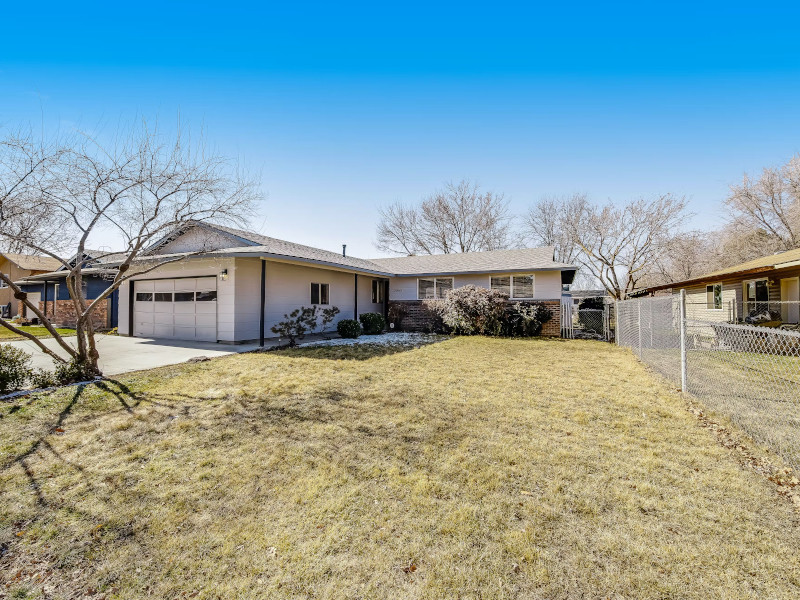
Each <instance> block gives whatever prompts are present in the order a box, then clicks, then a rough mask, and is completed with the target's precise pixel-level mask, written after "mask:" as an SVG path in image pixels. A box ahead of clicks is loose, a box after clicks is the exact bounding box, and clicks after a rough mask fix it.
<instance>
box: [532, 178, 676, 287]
mask: <svg viewBox="0 0 800 600" xmlns="http://www.w3.org/2000/svg"><path fill="white" fill-rule="evenodd" d="M685 209H686V202H685V200H684V199H682V198H675V197H673V196H671V195H668V194H667V195H664V196H660V197H659V198H656V199H655V200H652V201H648V200H644V199H640V200H635V201H633V202H629V203H628V204H626V205H624V206H616V205H615V204H612V203H610V202H609V203H607V204H605V205H602V206H599V205H595V204H593V203H591V202H590V201H589V200H588V199H587V198H586V197H585V196H582V195H574V196H572V197H569V198H563V199H560V200H553V199H550V200H546V201H544V202H542V203H540V204H539V205H537V206H535V207H534V208H533V209H532V211H531V213H529V223H528V227H529V229H530V228H531V223H530V220H531V219H535V218H536V216H537V215H539V214H541V213H542V212H545V213H547V219H548V223H550V222H551V223H552V225H548V226H547V227H545V229H548V228H549V229H551V230H552V231H553V237H552V240H553V241H555V242H556V243H558V244H561V245H562V246H561V247H562V250H561V252H564V253H567V254H570V253H571V254H572V255H573V257H574V258H573V260H574V261H575V262H577V263H578V264H579V265H580V266H582V267H583V268H584V269H585V270H586V271H587V272H588V273H589V275H590V276H591V277H592V278H594V279H595V280H596V281H597V282H599V284H600V285H602V286H603V287H604V288H605V289H606V291H607V292H608V293H609V294H610V295H611V296H613V297H614V298H618V299H621V298H625V297H626V296H628V295H629V294H630V293H631V292H633V291H634V290H635V289H637V287H640V283H641V282H642V280H643V279H644V278H645V277H646V276H647V275H649V274H651V273H652V272H653V271H654V270H655V269H656V268H657V262H658V260H659V257H660V256H661V254H662V253H663V252H664V251H665V249H666V248H667V247H668V245H669V242H670V241H671V240H673V239H674V237H675V234H676V232H677V230H678V228H679V226H680V225H681V223H682V222H683V220H684V219H685V217H686V214H685ZM534 235H540V234H536V233H535V230H534ZM539 239H540V240H542V238H541V237H540V238H539ZM542 241H544V240H542Z"/></svg>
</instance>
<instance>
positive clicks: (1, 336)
mask: <svg viewBox="0 0 800 600" xmlns="http://www.w3.org/2000/svg"><path fill="white" fill-rule="evenodd" d="M15 327H17V329H21V330H22V331H24V332H26V333H30V334H32V335H35V336H36V337H38V338H47V337H51V336H50V332H49V331H47V329H45V328H44V327H40V326H38V325H22V326H19V325H16V326H15ZM56 331H57V332H58V333H59V335H75V330H74V329H56ZM24 339H25V338H24V337H22V336H21V335H17V334H16V333H14V332H13V331H10V330H8V329H6V328H5V327H3V326H0V341H2V342H8V341H11V340H24Z"/></svg>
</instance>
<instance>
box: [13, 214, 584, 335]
mask: <svg viewBox="0 0 800 600" xmlns="http://www.w3.org/2000/svg"><path fill="white" fill-rule="evenodd" d="M166 260H174V262H169V263H167V264H163V265H161V266H159V267H158V268H157V269H155V270H153V271H150V272H147V273H143V274H141V275H136V276H135V277H134V278H133V279H132V280H131V281H130V282H126V283H123V284H122V286H120V288H119V290H118V303H119V307H118V309H115V308H113V306H115V305H116V298H114V299H113V301H110V304H109V309H108V311H109V313H110V312H111V311H113V313H114V322H116V324H117V326H118V332H119V334H120V335H129V336H136V337H152V338H171V339H175V340H189V341H213V342H221V343H245V342H254V341H259V340H263V339H264V338H265V337H274V334H273V333H272V332H271V328H272V326H274V325H276V324H277V323H279V322H280V321H282V320H283V319H284V315H285V314H287V313H290V312H292V311H293V310H295V309H296V308H299V307H301V306H311V305H316V306H319V307H320V308H324V307H327V306H336V307H338V308H339V309H340V311H341V312H340V313H339V315H338V317H337V320H338V319H352V318H358V315H360V314H363V313H367V312H378V313H381V314H383V315H384V316H387V315H388V312H389V308H390V305H392V304H402V305H403V306H404V308H405V311H403V312H404V313H405V316H404V318H403V321H402V328H403V329H405V330H422V329H425V328H426V327H428V326H429V325H430V319H431V316H430V314H429V313H428V311H426V310H425V309H424V307H423V301H424V300H428V299H436V298H443V297H444V296H445V294H446V293H447V291H448V290H451V289H453V288H456V287H461V286H464V285H468V284H474V285H479V286H483V287H486V288H492V289H497V290H502V291H503V292H505V293H507V294H508V295H509V297H510V298H511V299H512V300H513V301H520V302H525V301H528V302H532V301H535V302H537V303H540V304H542V305H544V306H546V307H547V308H548V310H549V312H550V313H551V315H552V318H551V320H550V321H548V322H547V323H545V326H544V328H543V330H542V335H547V336H559V335H560V331H561V325H560V309H559V307H560V303H561V297H562V289H563V286H565V285H568V284H570V283H571V282H572V280H573V279H574V276H575V271H576V270H577V267H575V266H573V265H568V264H563V263H559V262H556V261H555V260H554V255H553V248H551V247H544V248H530V249H521V250H497V251H491V252H468V253H462V254H443V255H434V256H407V257H401V258H378V259H373V260H365V259H361V258H355V257H351V256H346V255H345V254H344V252H343V253H341V254H340V253H338V252H331V251H328V250H321V249H319V248H312V247H310V246H303V245H301V244H295V243H292V242H287V241H284V240H279V239H275V238H271V237H266V236H263V235H259V234H255V233H251V232H247V231H241V230H238V229H232V228H230V227H224V226H219V225H210V224H207V223H199V222H193V223H189V224H186V225H184V226H182V227H180V228H178V229H177V230H175V231H174V232H172V233H171V234H170V235H168V236H165V237H164V238H163V239H161V240H158V241H157V242H155V243H154V244H153V245H152V246H151V247H149V248H148V249H147V251H146V252H145V253H144V256H142V264H145V265H146V264H147V261H150V264H151V265H152V264H153V261H155V262H160V261H166ZM112 265H113V261H109V260H101V261H100V262H98V263H97V264H92V266H91V268H90V269H88V270H87V271H86V273H87V275H88V276H91V277H96V278H98V282H97V284H96V285H97V286H98V289H99V286H100V285H103V284H104V285H105V286H107V282H101V281H99V279H101V278H103V277H107V273H108V269H109V268H111V267H112ZM144 268H145V267H141V269H142V270H143V269H144ZM59 277H63V272H55V273H49V274H45V275H40V276H37V277H31V278H27V279H26V280H24V281H22V282H20V283H21V284H27V285H28V286H30V285H33V284H39V285H41V284H42V283H43V282H44V281H45V280H46V281H48V282H49V286H48V290H50V291H49V292H46V295H44V296H43V298H45V299H46V300H48V301H51V296H52V294H53V293H55V290H56V289H58V292H57V293H58V298H59V300H61V298H62V296H63V294H64V293H65V292H66V290H65V289H63V288H64V286H63V285H62V286H60V287H58V288H56V287H55V286H56V285H57V283H56V282H57V280H58V278H59ZM90 281H91V279H90ZM94 285H95V284H91V283H90V286H92V287H93V289H94ZM41 305H43V303H40V306H41ZM58 306H60V304H58V303H56V307H58ZM335 323H336V321H334V323H333V324H332V326H335Z"/></svg>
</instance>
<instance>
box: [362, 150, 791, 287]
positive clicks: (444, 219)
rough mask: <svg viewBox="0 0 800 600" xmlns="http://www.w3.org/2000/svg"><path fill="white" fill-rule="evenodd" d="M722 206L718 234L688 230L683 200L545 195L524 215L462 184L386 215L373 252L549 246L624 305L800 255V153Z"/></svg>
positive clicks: (498, 197)
mask: <svg viewBox="0 0 800 600" xmlns="http://www.w3.org/2000/svg"><path fill="white" fill-rule="evenodd" d="M720 208H721V210H723V211H724V213H725V216H726V217H727V223H726V225H724V226H723V227H722V228H720V229H718V230H712V231H700V230H695V229H690V228H687V225H688V224H689V223H690V218H691V216H692V215H691V213H690V212H689V211H688V207H687V201H686V199H685V198H682V197H677V196H674V195H672V194H663V195H660V196H656V197H653V198H638V199H634V200H631V201H628V202H625V203H618V202H612V201H607V202H605V203H597V202H593V201H591V200H590V199H589V198H588V197H587V196H586V195H585V194H572V195H567V196H557V197H544V198H541V199H540V200H538V201H537V202H535V203H533V204H532V205H531V206H530V207H529V209H528V212H527V213H526V214H525V215H522V216H520V215H514V214H512V212H511V210H510V207H509V201H508V200H507V199H506V198H505V196H504V195H503V194H502V193H497V192H493V191H486V192H484V191H481V189H480V188H479V186H478V185H477V184H475V183H473V182H470V181H469V180H462V181H460V182H458V183H448V184H446V185H445V186H444V188H443V189H441V190H438V191H436V192H434V193H433V194H432V195H430V196H428V197H426V198H424V199H423V200H422V201H421V202H420V203H418V204H403V203H400V202H396V203H394V204H391V205H389V206H386V207H384V208H383V209H381V212H380V220H379V223H378V230H377V244H376V245H377V247H378V248H379V249H381V250H384V251H386V252H391V253H395V254H405V255H413V254H443V253H444V254H447V253H453V252H475V251H482V250H499V249H507V248H520V247H526V246H553V248H554V249H555V258H556V260H558V261H560V262H564V263H569V264H575V265H578V266H580V267H581V270H580V272H579V278H578V280H577V282H576V284H577V285H578V286H581V287H590V286H601V287H603V288H604V289H605V290H606V291H607V292H608V293H609V294H611V295H612V296H614V297H615V298H625V297H627V296H629V295H630V294H631V293H633V292H634V291H636V290H637V289H642V288H644V287H648V286H652V285H659V284H664V283H671V282H673V281H680V280H684V279H690V278H692V277H696V276H699V275H702V274H704V273H708V272H711V271H714V270H716V269H721V268H725V267H727V266H730V265H734V264H737V263H741V262H745V261H747V260H751V259H754V258H757V257H759V256H764V255H767V254H772V253H775V252H781V251H785V250H791V249H793V248H798V247H800V155H799V156H795V157H793V158H792V159H791V160H790V161H789V162H787V163H786V164H785V165H782V166H779V167H773V168H766V169H764V170H763V171H762V172H761V174H760V175H759V176H757V177H751V176H749V175H744V177H743V179H742V182H741V183H740V184H735V185H732V186H731V187H730V193H729V194H728V196H727V198H725V199H724V201H723V203H722V205H721V207H720Z"/></svg>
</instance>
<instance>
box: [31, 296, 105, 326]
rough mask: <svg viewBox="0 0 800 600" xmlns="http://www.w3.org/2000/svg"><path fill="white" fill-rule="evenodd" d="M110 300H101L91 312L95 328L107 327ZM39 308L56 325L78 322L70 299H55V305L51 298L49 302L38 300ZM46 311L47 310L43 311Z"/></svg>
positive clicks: (71, 324)
mask: <svg viewBox="0 0 800 600" xmlns="http://www.w3.org/2000/svg"><path fill="white" fill-rule="evenodd" d="M110 302H111V301H110V300H105V301H104V302H101V303H100V304H99V305H98V306H97V308H95V309H94V311H93V312H92V323H94V327H95V329H108V328H109V303H110ZM45 304H47V306H45ZM39 310H41V311H42V312H43V313H45V314H46V315H47V317H48V318H49V319H50V322H51V323H53V325H55V326H56V327H67V328H71V327H75V325H77V323H78V316H77V314H76V312H75V305H74V304H73V303H72V300H56V303H55V307H54V306H53V302H52V300H51V301H50V302H47V303H45V302H39ZM45 311H47V312H45Z"/></svg>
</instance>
